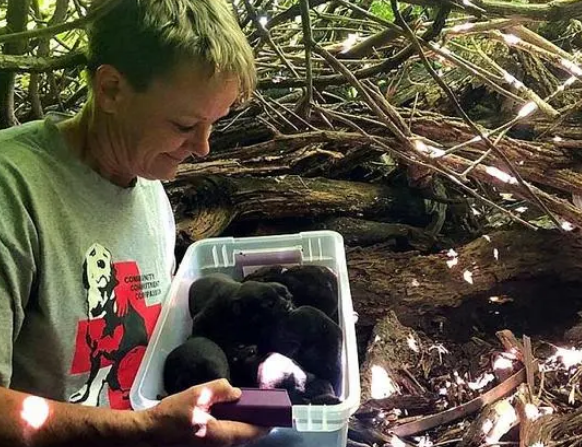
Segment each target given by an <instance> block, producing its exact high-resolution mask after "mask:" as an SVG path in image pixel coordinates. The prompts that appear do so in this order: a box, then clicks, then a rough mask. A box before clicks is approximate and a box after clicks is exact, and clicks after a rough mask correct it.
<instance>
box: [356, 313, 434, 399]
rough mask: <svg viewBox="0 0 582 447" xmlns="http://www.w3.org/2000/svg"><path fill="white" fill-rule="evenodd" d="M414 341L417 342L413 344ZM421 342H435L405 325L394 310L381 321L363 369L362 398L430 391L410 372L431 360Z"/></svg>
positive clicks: (426, 392)
mask: <svg viewBox="0 0 582 447" xmlns="http://www.w3.org/2000/svg"><path fill="white" fill-rule="evenodd" d="M409 340H410V341H409ZM411 343H415V344H416V345H412V347H411ZM419 344H422V345H427V346H428V345H431V344H432V341H431V340H429V339H428V338H427V337H426V336H424V334H418V333H416V332H415V331H414V330H413V329H411V328H409V327H406V326H403V325H402V324H401V323H400V321H399V320H398V318H397V317H396V314H395V313H394V312H389V313H388V314H387V315H386V317H384V318H383V319H382V320H380V321H379V322H378V324H376V327H375V328H374V332H373V334H372V338H371V341H370V345H369V346H368V350H367V351H368V352H367V354H366V359H365V361H364V363H363V364H362V368H361V374H360V381H361V385H362V400H363V401H366V400H368V399H371V398H372V399H381V398H385V397H391V396H392V395H395V396H398V395H401V394H404V395H413V396H414V395H417V396H418V395H424V396H426V395H428V394H430V393H429V392H428V390H426V389H425V388H424V387H423V386H422V385H421V384H419V383H418V382H417V381H416V380H415V379H414V377H413V376H412V375H411V374H410V373H409V372H408V371H409V370H410V369H412V368H416V367H417V366H418V365H419V363H420V362H422V361H429V362H430V361H431V359H426V358H424V355H423V351H422V350H421V349H420V348H418V345H419ZM415 346H416V349H415ZM381 376H383V377H381Z"/></svg>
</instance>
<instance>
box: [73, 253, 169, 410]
mask: <svg viewBox="0 0 582 447" xmlns="http://www.w3.org/2000/svg"><path fill="white" fill-rule="evenodd" d="M83 282H84V285H85V289H86V299H87V319H86V320H82V321H79V323H78V327H77V337H76V341H75V354H74V357H73V363H72V365H71V371H70V372H71V374H84V375H86V374H87V373H88V378H87V380H86V382H85V384H84V385H83V386H82V387H81V388H80V389H79V390H77V391H76V392H75V393H73V394H72V395H71V396H70V397H69V401H70V402H75V403H81V404H83V405H90V406H98V405H99V404H104V402H100V396H101V391H102V390H103V389H104V386H105V385H107V397H108V399H109V406H110V407H111V408H115V409H129V408H131V406H130V402H129V390H130V388H131V385H132V384H133V381H134V379H135V376H136V374H137V370H138V368H139V365H140V362H141V360H142V358H143V356H144V354H145V349H146V346H147V343H148V341H149V339H150V337H151V334H152V332H153V329H154V326H155V324H156V321H157V319H158V316H159V314H160V305H159V304H156V305H152V306H149V307H148V306H147V305H146V299H145V298H146V296H155V295H157V294H159V293H161V292H160V289H159V281H157V280H156V278H155V277H154V275H153V274H145V275H144V274H141V273H140V271H139V267H138V265H137V263H135V262H115V263H114V262H113V260H112V256H111V253H110V252H109V250H107V249H106V248H105V247H103V246H102V245H100V244H93V245H92V246H91V247H90V248H89V250H87V253H86V255H85V262H84V265H83Z"/></svg>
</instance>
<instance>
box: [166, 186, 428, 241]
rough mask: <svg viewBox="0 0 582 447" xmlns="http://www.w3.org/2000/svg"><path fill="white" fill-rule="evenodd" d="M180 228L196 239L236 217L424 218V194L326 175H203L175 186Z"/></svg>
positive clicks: (217, 231) (219, 230)
mask: <svg viewBox="0 0 582 447" xmlns="http://www.w3.org/2000/svg"><path fill="white" fill-rule="evenodd" d="M170 200H171V201H172V203H173V205H174V209H175V214H176V221H177V227H178V232H182V233H185V234H186V235H187V236H188V237H189V238H190V240H191V241H196V240H199V239H202V238H207V237H213V236H218V235H220V234H221V233H222V232H223V231H224V230H225V228H226V227H228V225H229V224H230V223H231V222H233V221H234V220H238V221H244V220H263V219H279V218H289V219H293V218H300V217H304V218H306V217H322V216H330V215H334V216H342V215H356V216H357V215H359V216H361V217H364V218H374V217H383V218H386V217H387V216H393V218H394V219H395V220H403V221H407V222H414V221H417V222H418V221H419V220H420V219H422V218H423V216H424V215H425V210H424V202H423V200H422V198H420V197H415V196H413V195H412V193H411V191H410V190H409V189H408V188H402V189H398V188H389V187H387V186H383V185H371V184H367V183H357V182H345V181H336V180H329V179H325V178H306V179H302V178H300V177H297V176H286V177H284V178H246V177H245V178H238V177H232V178H228V177H219V176H204V177H197V178H193V179H190V181H189V183H188V185H185V186H181V187H176V188H172V189H170Z"/></svg>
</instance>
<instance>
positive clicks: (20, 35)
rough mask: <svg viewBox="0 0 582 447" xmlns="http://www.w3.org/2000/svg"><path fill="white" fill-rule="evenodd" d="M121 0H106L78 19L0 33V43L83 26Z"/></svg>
mask: <svg viewBox="0 0 582 447" xmlns="http://www.w3.org/2000/svg"><path fill="white" fill-rule="evenodd" d="M19 1H22V0H19ZM122 1H123V0H107V1H105V2H103V4H101V5H100V6H98V7H96V8H95V9H94V10H92V11H90V12H89V13H88V14H87V15H86V16H85V17H81V18H80V19H77V20H73V21H71V22H66V23H61V24H58V25H54V26H48V27H46V28H39V29H33V30H30V31H23V32H18V33H10V34H4V35H0V43H5V42H12V41H15V40H22V39H32V38H34V37H51V36H54V35H56V34H61V33H64V32H65V31H70V30H73V29H77V28H83V27H84V26H85V25H87V24H88V23H90V22H92V21H93V20H95V19H97V18H99V17H101V16H102V15H103V14H107V12H109V11H111V10H112V9H113V8H115V6H117V4H118V3H120V2H122Z"/></svg>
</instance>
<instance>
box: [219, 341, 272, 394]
mask: <svg viewBox="0 0 582 447" xmlns="http://www.w3.org/2000/svg"><path fill="white" fill-rule="evenodd" d="M226 357H227V358H228V363H229V366H230V378H231V382H232V384H233V385H234V386H242V387H250V388H253V387H256V386H257V370H258V369H259V364H260V363H261V359H262V357H263V356H261V355H260V354H259V349H258V348H257V346H256V345H250V346H248V345H238V346H234V347H231V348H230V349H229V350H228V352H226Z"/></svg>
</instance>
